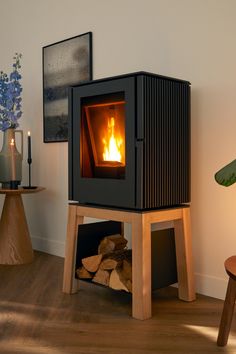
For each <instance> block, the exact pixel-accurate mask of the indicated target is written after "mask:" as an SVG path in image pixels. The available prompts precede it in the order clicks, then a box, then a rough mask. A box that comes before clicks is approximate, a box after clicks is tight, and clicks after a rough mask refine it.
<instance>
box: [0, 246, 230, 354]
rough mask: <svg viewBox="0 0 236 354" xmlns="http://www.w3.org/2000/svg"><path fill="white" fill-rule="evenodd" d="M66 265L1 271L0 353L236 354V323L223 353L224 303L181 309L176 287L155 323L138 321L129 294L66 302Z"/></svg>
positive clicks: (38, 256)
mask: <svg viewBox="0 0 236 354" xmlns="http://www.w3.org/2000/svg"><path fill="white" fill-rule="evenodd" d="M63 264H64V260H63V258H60V257H55V256H51V255H48V254H44V253H39V252H36V253H35V258H34V261H33V263H31V264H27V265H20V266H17V267H12V266H6V265H5V266H0V279H1V282H0V309H1V313H0V322H1V326H0V353H2V354H19V353H20V354H218V353H221V354H222V353H227V354H235V352H236V316H234V317H233V322H232V326H231V333H230V337H229V341H228V345H227V348H220V347H217V345H216V339H217V334H218V326H219V322H220V317H221V311H222V307H223V301H221V300H216V299H213V298H210V297H206V296H201V295H198V297H197V301H194V302H184V301H179V300H178V293H177V289H175V288H172V287H169V288H166V289H162V290H158V291H154V292H153V294H152V312H153V314H152V318H150V319H149V320H148V321H137V320H134V319H133V318H131V317H130V314H131V295H130V294H128V293H125V292H117V291H113V290H112V289H108V288H104V287H101V286H97V285H94V284H88V283H86V282H82V281H81V282H80V283H81V285H80V292H78V293H77V294H73V295H67V294H63V293H62V291H61V284H62V277H63ZM49 274H52V276H49Z"/></svg>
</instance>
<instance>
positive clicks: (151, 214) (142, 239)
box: [63, 204, 195, 320]
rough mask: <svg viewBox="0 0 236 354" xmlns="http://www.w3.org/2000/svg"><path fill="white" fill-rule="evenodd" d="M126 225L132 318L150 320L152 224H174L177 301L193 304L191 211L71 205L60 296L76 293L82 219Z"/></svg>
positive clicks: (187, 208)
mask: <svg viewBox="0 0 236 354" xmlns="http://www.w3.org/2000/svg"><path fill="white" fill-rule="evenodd" d="M85 216H87V217H92V218H96V219H105V220H113V221H121V222H123V223H124V222H128V223H131V225H132V282H133V291H132V315H133V317H134V318H137V319H140V320H145V319H148V318H150V317H151V315H152V310H151V290H152V289H151V224H153V223H158V222H165V221H173V223H174V231H175V246H176V259H177V272H178V286H179V298H180V299H181V300H185V301H193V300H195V286H194V274H193V263H192V240H191V225H190V207H189V206H181V207H176V208H170V209H162V210H154V211H143V212H135V211H128V210H114V209H105V208H102V207H101V208H98V207H89V206H83V205H79V204H70V205H69V210H68V225H67V238H66V251H65V263H64V280H63V292H65V293H67V294H72V293H75V292H77V290H78V284H77V283H78V280H77V279H76V278H75V263H76V251H77V235H78V237H79V225H80V224H83V221H84V217H85Z"/></svg>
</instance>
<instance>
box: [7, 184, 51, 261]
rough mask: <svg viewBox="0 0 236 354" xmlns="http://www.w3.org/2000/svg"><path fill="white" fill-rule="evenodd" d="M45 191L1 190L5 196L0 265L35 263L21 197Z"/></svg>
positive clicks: (39, 189)
mask: <svg viewBox="0 0 236 354" xmlns="http://www.w3.org/2000/svg"><path fill="white" fill-rule="evenodd" d="M44 189H45V188H43V187H37V188H36V189H23V188H19V189H0V194H5V201H4V205H3V210H2V216H1V220H0V264H25V263H30V262H32V261H33V249H32V244H31V239H30V234H29V229H28V225H27V220H26V216H25V211H24V205H23V201H22V197H21V195H22V194H29V193H37V192H41V191H42V190H44Z"/></svg>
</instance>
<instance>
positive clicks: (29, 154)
mask: <svg viewBox="0 0 236 354" xmlns="http://www.w3.org/2000/svg"><path fill="white" fill-rule="evenodd" d="M30 160H31V136H30V132H28V161H30Z"/></svg>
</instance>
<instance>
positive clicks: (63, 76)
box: [43, 32, 92, 143]
mask: <svg viewBox="0 0 236 354" xmlns="http://www.w3.org/2000/svg"><path fill="white" fill-rule="evenodd" d="M89 80H92V32H87V33H84V34H81V35H79V36H76V37H72V38H69V39H65V40H63V41H60V42H57V43H54V44H51V45H47V46H45V47H43V116H44V117H43V118H44V119H43V122H44V142H45V143H50V142H61V141H67V140H68V88H69V87H70V86H73V85H77V84H79V83H82V82H85V81H89Z"/></svg>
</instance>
